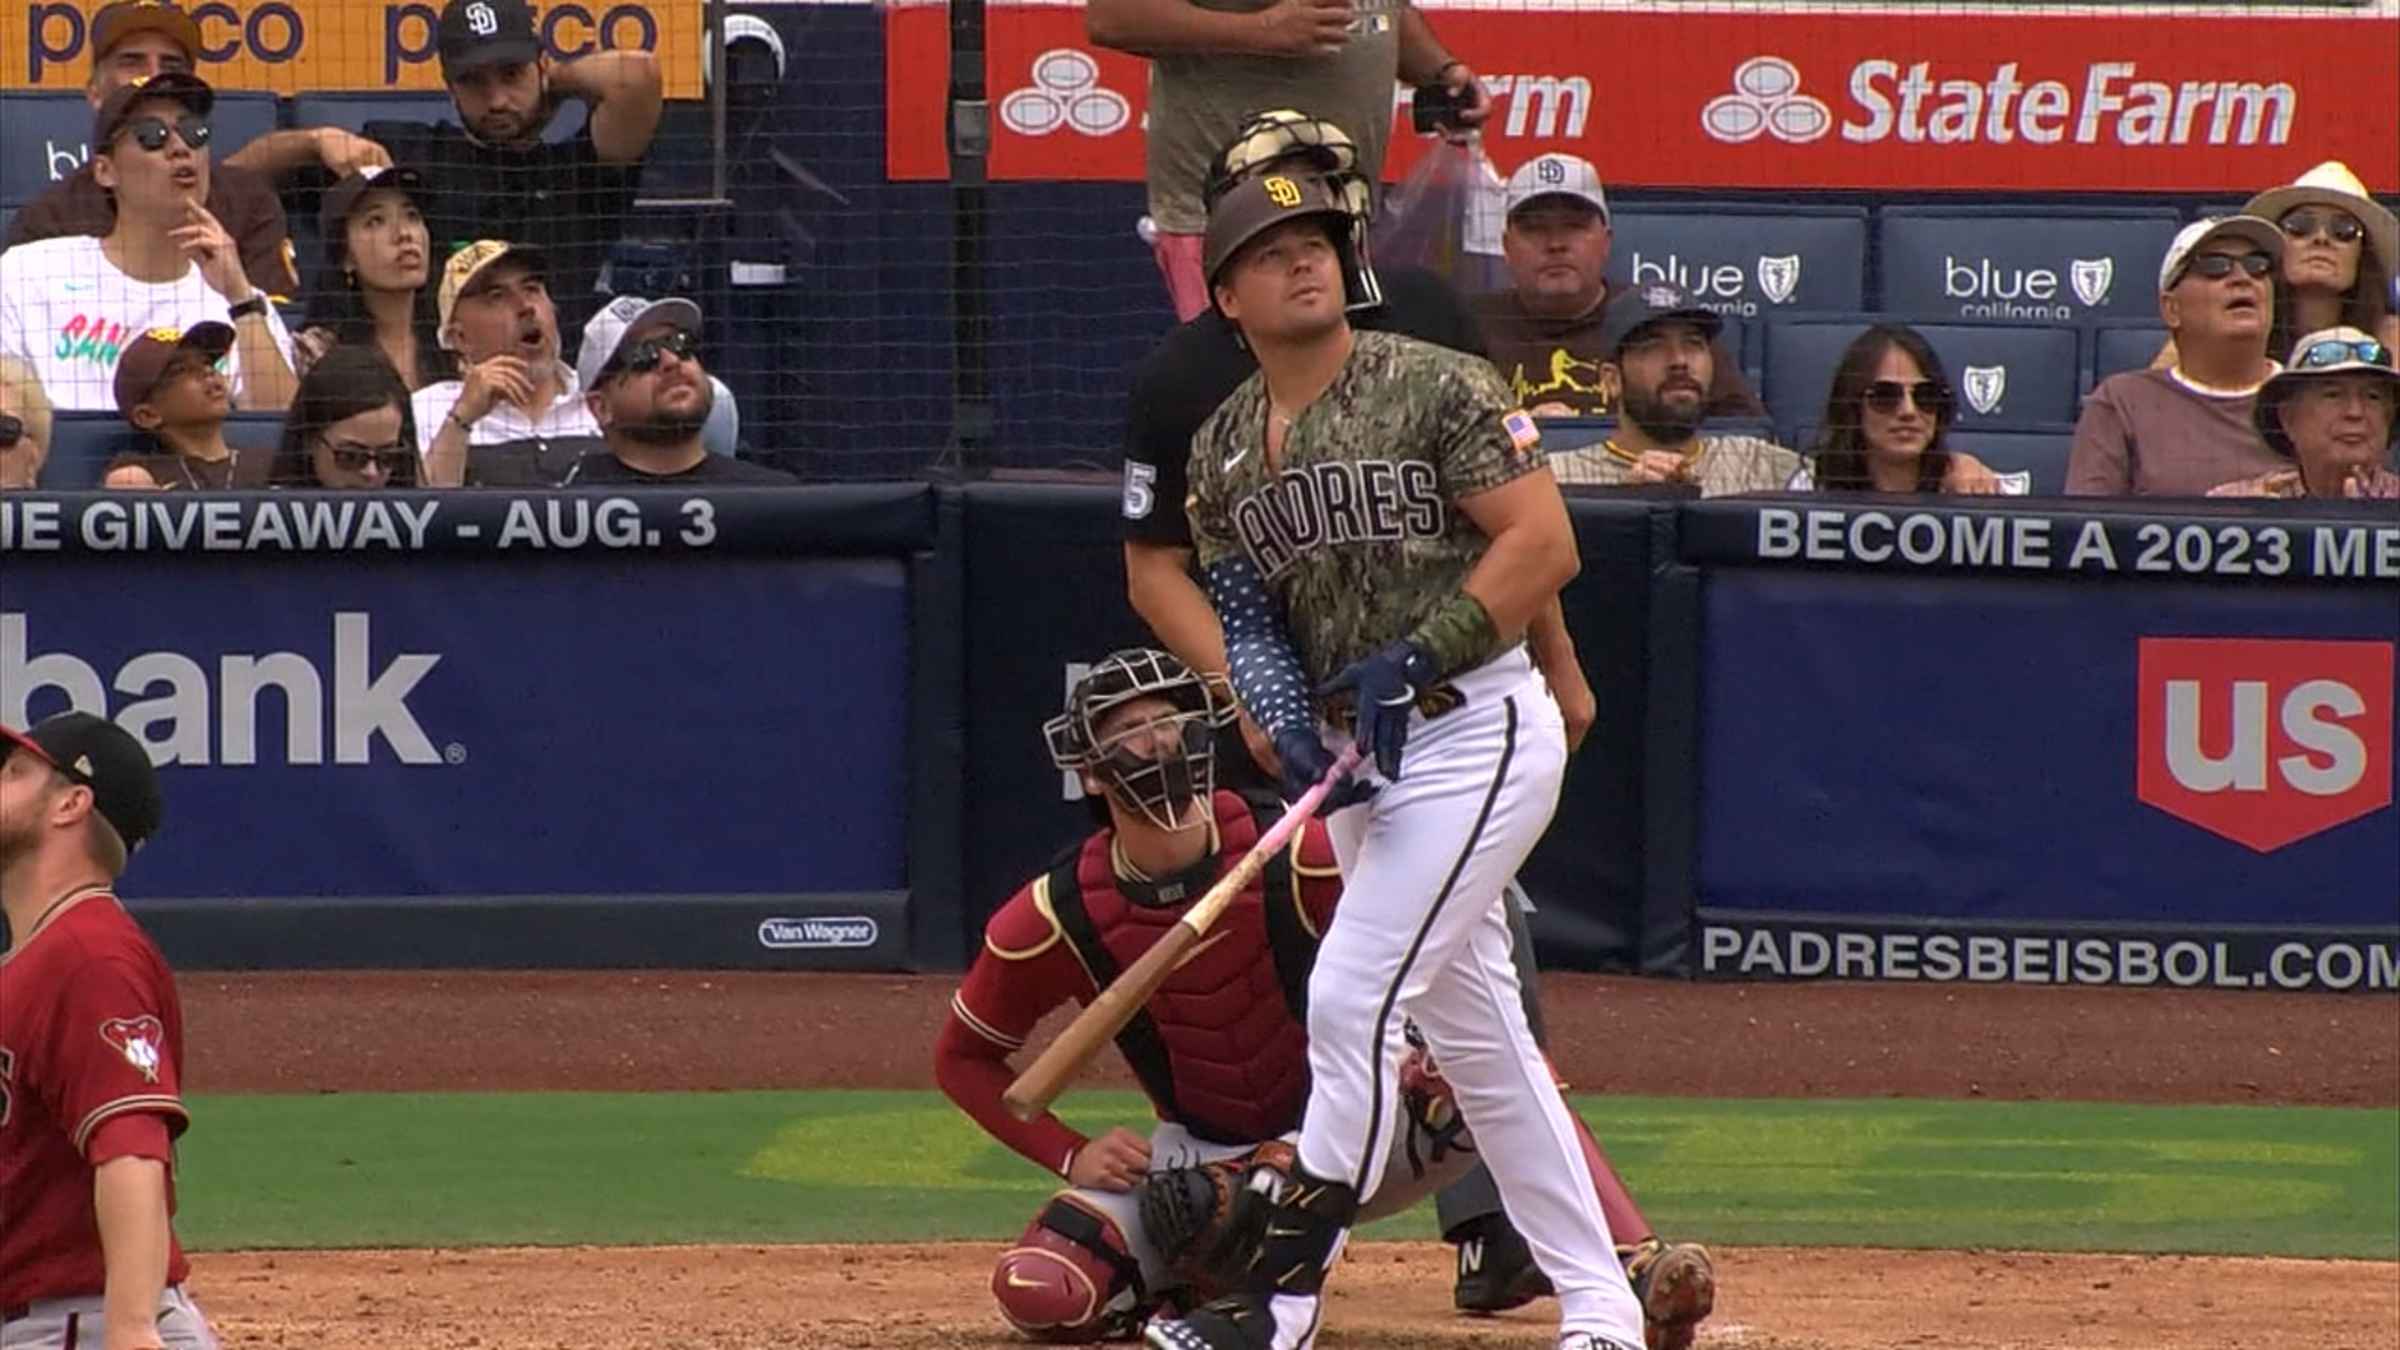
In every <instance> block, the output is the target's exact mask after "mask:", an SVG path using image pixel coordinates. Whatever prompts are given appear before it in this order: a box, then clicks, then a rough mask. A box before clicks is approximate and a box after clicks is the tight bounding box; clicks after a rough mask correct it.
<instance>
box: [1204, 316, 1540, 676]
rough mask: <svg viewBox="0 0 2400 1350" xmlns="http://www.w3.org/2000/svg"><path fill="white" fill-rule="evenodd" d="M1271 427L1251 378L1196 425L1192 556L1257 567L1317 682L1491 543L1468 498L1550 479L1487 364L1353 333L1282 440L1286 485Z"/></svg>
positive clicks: (1452, 584)
mask: <svg viewBox="0 0 2400 1350" xmlns="http://www.w3.org/2000/svg"><path fill="white" fill-rule="evenodd" d="M1266 429H1267V384H1266V377H1265V376H1264V375H1256V374H1254V375H1252V376H1251V377H1250V378H1249V379H1248V380H1246V381H1244V382H1243V384H1242V386H1241V388H1239V389H1237V390H1235V391H1234V392H1233V396H1232V397H1230V398H1228V399H1226V400H1225V403H1224V406H1222V407H1220V408H1218V409H1217V411H1216V413H1215V414H1214V415H1213V416H1211V417H1210V418H1209V419H1208V421H1206V422H1205V423H1202V424H1201V427H1200V432H1199V434H1198V435H1196V436H1194V437H1193V438H1192V459H1191V483H1192V495H1191V499H1190V501H1189V502H1188V503H1187V513H1188V514H1189V515H1190V517H1191V522H1192V543H1193V547H1194V549H1195V551H1196V553H1197V554H1198V561H1199V564H1200V566H1201V567H1203V568H1206V567H1207V566H1208V565H1209V564H1211V563H1213V562H1215V561H1217V560H1218V559H1220V558H1224V557H1227V556H1230V555H1232V554H1234V553H1237V552H1238V553H1241V554H1243V555H1246V556H1247V557H1248V558H1249V559H1250V561H1251V562H1252V563H1253V564H1255V565H1256V566H1257V568H1258V571H1259V575H1260V576H1261V577H1263V578H1264V579H1265V581H1266V584H1267V588H1268V590H1269V591H1270V592H1271V593H1272V594H1273V595H1274V596H1275V598H1276V599H1277V600H1278V601H1279V602H1280V603H1281V604H1282V606H1283V611H1284V614H1285V617H1286V626H1287V628H1288V630H1289V632H1290V633H1291V637H1292V643H1293V646H1294V647H1295V648H1296V649H1297V651H1298V654H1299V657H1300V663H1301V665H1302V667H1303V668H1304V669H1305V670H1306V671H1307V673H1308V675H1309V678H1310V679H1311V680H1312V681H1315V680H1323V679H1325V678H1327V677H1329V676H1331V675H1333V674H1334V673H1335V672H1337V671H1339V670H1341V669H1342V668H1343V667H1344V666H1347V665H1348V664H1350V663H1351V662H1352V661H1355V660H1357V659H1359V658H1360V657H1363V656H1366V655H1368V654H1369V653H1371V652H1373V651H1375V650H1376V649H1377V648H1379V647H1381V646H1383V645H1384V644H1385V643H1388V642H1391V641H1393V640H1394V639H1397V638H1401V637H1405V636H1407V635H1408V634H1409V632H1410V631H1412V630H1413V629H1415V628H1416V626H1417V625H1418V624H1419V623H1421V622H1423V621H1424V619H1425V618H1426V617H1427V616H1428V615H1430V614H1431V613H1432V612H1433V611H1434V610H1435V609H1436V608H1437V607H1439V606H1440V605H1441V603H1442V602H1443V601H1444V600H1447V599H1449V598H1450V597H1451V596H1452V595H1454V594H1456V593H1457V591H1458V588H1459V585H1460V583H1462V582H1464V581H1465V580H1466V579H1467V574H1468V573H1469V572H1471V571H1473V570H1474V567H1475V564H1476V562H1477V561H1478V560H1480V559H1481V558H1482V557H1483V552H1484V549H1486V548H1487V547H1489V546H1490V544H1491V540H1490V539H1489V538H1488V537H1486V536H1485V534H1484V533H1483V531H1482V530H1480V529H1478V528H1476V526H1475V522H1474V521H1472V520H1470V519H1468V517H1467V515H1466V513H1465V512H1463V511H1460V510H1459V509H1458V505H1457V504H1458V502H1459V500H1460V499H1461V498H1464V497H1471V496H1474V495H1475V494H1477V493H1479V492H1485V491H1489V490H1490V489H1492V488H1496V487H1499V486H1500V485H1501V484H1503V483H1507V482H1510V481H1511V480H1514V479H1517V478H1520V477H1523V476H1524V475H1526V474H1529V473H1532V472H1534V471H1535V470H1538V469H1540V468H1541V467H1542V450H1541V443H1540V437H1539V434H1538V433H1537V432H1536V431H1535V429H1534V422H1533V419H1532V418H1531V417H1530V416H1528V415H1526V413H1525V412H1524V411H1523V410H1522V409H1520V408H1518V407H1517V405H1516V400H1515V399H1514V398H1512V397H1511V396H1510V395H1509V392H1508V389H1507V386H1505V385H1503V384H1502V383H1501V382H1500V376H1499V374H1498V372H1496V371H1494V370H1493V369H1492V366H1491V363H1490V362H1488V361H1484V360H1481V359H1479V358H1476V357H1472V356H1466V355H1462V354H1460V353H1458V352H1454V351H1450V350H1449V349H1447V348H1443V347H1436V346H1434V345H1432V344H1431V343H1426V342H1419V341H1417V340H1416V339H1414V338H1406V337H1401V336H1400V335H1399V334H1397V333H1359V334H1357V336H1356V338H1355V345H1354V346H1353V347H1352V348H1351V351H1350V359H1349V360H1348V361H1347V362H1345V363H1344V364H1343V366H1342V369H1341V373H1340V374H1338V375H1336V376H1335V377H1334V380H1333V383H1332V385H1331V386H1329V387H1328V388H1327V389H1326V390H1325V392H1324V394H1323V395H1322V396H1320V397H1319V398H1318V399H1317V401H1316V402H1314V403H1311V404H1310V405H1308V407H1307V408H1306V409H1304V410H1303V411H1302V412H1301V414H1300V418H1299V420H1298V421H1297V422H1296V423H1294V424H1293V425H1292V427H1291V428H1290V429H1289V430H1288V432H1287V433H1286V434H1285V437H1284V445H1283V460H1282V465H1281V471H1280V472H1276V471H1272V470H1270V469H1269V468H1268V467H1267V452H1266Z"/></svg>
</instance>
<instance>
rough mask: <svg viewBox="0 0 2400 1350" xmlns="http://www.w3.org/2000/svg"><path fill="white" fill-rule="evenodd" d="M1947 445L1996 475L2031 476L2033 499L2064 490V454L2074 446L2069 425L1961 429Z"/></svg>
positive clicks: (2049, 495)
mask: <svg viewBox="0 0 2400 1350" xmlns="http://www.w3.org/2000/svg"><path fill="white" fill-rule="evenodd" d="M1951 443H1952V444H1953V445H1955V446H1956V447H1957V448H1958V449H1961V450H1964V451H1966V452H1967V453H1968V454H1970V455H1973V456H1975V457H1976V458H1977V459H1980V460H1982V461H1983V462H1984V463H1985V464H1986V465H1987V466H1989V467H1990V468H1992V469H1994V470H1996V471H1998V472H2000V473H2027V474H2031V475H2033V492H2032V495H2033V496H2036V497H2057V496H2061V495H2064V493H2065V492H2066V490H2067V452H2068V451H2069V450H2071V449H2073V448H2074V445H2075V428H2074V427H2073V426H2072V425H2067V424H2056V425H2052V426H2046V427H2020V428H2015V429H2010V430H1993V429H1991V428H1988V427H1962V428H1961V429H1960V430H1959V432H1958V434H1956V435H1955V436H1953V437H1951Z"/></svg>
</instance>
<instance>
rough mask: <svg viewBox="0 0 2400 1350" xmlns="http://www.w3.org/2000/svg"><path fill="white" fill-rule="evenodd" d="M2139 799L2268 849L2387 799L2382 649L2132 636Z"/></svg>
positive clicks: (2388, 695)
mask: <svg viewBox="0 0 2400 1350" xmlns="http://www.w3.org/2000/svg"><path fill="white" fill-rule="evenodd" d="M2138 682H2139V685H2140V694H2139V697H2140V700H2141V711H2140V718H2139V723H2140V728H2141V747H2140V771H2139V774H2138V778H2139V791H2140V794H2141V799H2142V800H2143V801H2144V802H2146V803H2148V804H2150V805H2151V806H2155V807H2157V808H2158V809H2159V810H2161V811H2164V812H2166V813H2167V814H2168V815H2171V816H2174V817H2176V818H2178V819H2181V820H2187V821H2190V822H2191V823H2192V824H2194V825H2197V826H2199V827H2200V828H2202V829H2204V830H2207V831H2209V832H2210V833H2212V834H2221V835H2223V836H2225V837H2226V838H2228V839H2231V840H2233V841H2234V842H2236V843H2239V844H2244V845H2247V846H2249V847H2250V848H2253V849H2256V850H2257V851H2258V852H2260V853H2271V852H2273V851H2275V850H2276V849H2279V848H2282V847H2284V846H2286V845H2288V844H2293V843H2297V842H2299V841H2300V840H2302V839H2305V838H2307V837H2309V836H2310V835H2313V834H2321V833H2323V832H2324V831H2326V830H2330V829H2332V828H2333V827H2335V826H2336V825H2341V824H2344V823H2346V822H2348V821H2352V820H2356V819H2358V818H2359V817H2361V816H2365V815H2370V814H2372V813H2374V812H2376V811H2380V810H2382V809H2384V808H2385V807H2388V806H2389V805H2391V801H2392V644H2391V643H2388V642H2309V641H2284V640H2268V639H2225V638H2143V639H2142V645H2141V660H2140V673H2139V676H2138Z"/></svg>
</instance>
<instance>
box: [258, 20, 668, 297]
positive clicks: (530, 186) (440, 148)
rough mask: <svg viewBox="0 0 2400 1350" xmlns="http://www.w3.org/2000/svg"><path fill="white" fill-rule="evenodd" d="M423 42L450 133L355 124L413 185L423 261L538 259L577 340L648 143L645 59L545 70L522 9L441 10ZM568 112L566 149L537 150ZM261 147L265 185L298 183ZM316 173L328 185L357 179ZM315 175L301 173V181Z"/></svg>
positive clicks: (651, 111) (650, 78) (411, 125)
mask: <svg viewBox="0 0 2400 1350" xmlns="http://www.w3.org/2000/svg"><path fill="white" fill-rule="evenodd" d="M434 42H435V47H436V50H437V51H438V53H439V55H440V58H441V64H442V79H443V81H444V82H445V83H446V84H447V85H448V87H449V91H450V101H451V103H452V105H453V106H454V107H455V108H456V109H457V112H458V121H457V122H456V123H451V122H441V123H424V122H370V123H368V124H367V127H366V131H367V134H368V136H369V137H370V138H372V140H373V141H374V143H375V144H376V146H377V147H378V151H379V153H386V157H385V158H384V159H382V160H381V162H382V163H386V164H389V163H393V162H395V161H396V162H398V163H402V164H408V165H412V166H414V167H415V168H416V170H417V171H418V172H419V173H420V174H422V175H424V181H425V187H426V193H425V195H424V196H423V197H422V198H421V199H420V200H419V203H418V205H419V207H420V208H421V209H422V210H423V211H424V212H425V221H426V225H427V228H428V229H429V231H430V232H431V234H432V236H433V243H434V248H435V250H436V256H440V255H441V254H442V253H443V252H444V251H446V250H448V249H450V248H452V247H455V246H457V245H458V244H459V243H460V242H461V241H464V240H469V239H507V240H512V241H514V242H516V243H518V244H522V245H524V246H526V247H528V248H535V249H539V250H541V251H542V252H543V253H544V254H546V255H547V256H548V257H549V259H550V264H551V267H552V268H553V271H552V273H551V277H550V280H551V283H552V293H553V296H554V298H555V300H556V302H557V303H558V304H559V306H560V307H561V313H562V315H563V317H564V318H565V320H566V322H567V323H568V324H569V325H570V326H576V327H580V326H581V325H582V323H583V321H584V320H585V319H587V318H589V317H590V316H591V313H592V311H593V310H594V309H595V308H597V307H598V306H599V303H600V299H601V297H599V296H598V295H596V294H595V292H596V291H597V289H598V287H599V281H600V269H601V267H602V266H603V264H605V263H606V262H607V261H608V254H609V250H610V249H611V248H612V247H614V246H615V244H616V242H617V239H618V237H619V236H620V235H622V234H623V233H624V225H625V217H626V216H627V215H628V214H630V213H631V212H632V210H633V199H634V193H635V190H636V189H637V188H638V187H639V185H640V183H641V177H642V159H643V157H644V156H645V155H647V154H648V153H649V152H650V141H651V138H652V137H653V136H654V135H656V134H657V131H658V119H659V113H660V110H661V108H662V107H663V106H664V104H663V99H662V97H661V93H660V84H659V73H658V59H657V58H656V57H654V56H652V55H651V54H650V53H648V52H645V51H639V50H633V49H625V48H618V49H613V50H604V51H594V52H592V53H591V54H589V55H587V56H580V57H577V58H576V59H574V60H572V61H563V62H553V61H552V60H551V59H550V58H549V57H548V56H547V55H545V54H544V53H543V51H542V45H541V41H540V39H539V38H537V37H536V36H535V34H534V12H533V9H532V7H531V6H529V5H528V4H526V3H525V0H449V3H448V4H445V5H444V6H442V13H441V20H440V22H439V23H438V24H437V25H436V28H435V37H434ZM569 99H581V100H583V101H584V102H585V103H586V104H588V105H589V108H590V112H589V116H588V117H587V118H586V119H585V122H584V125H583V129H582V130H580V131H578V132H577V133H576V135H575V137H574V139H572V140H569V141H565V142H560V143H552V142H550V141H547V140H544V139H543V138H542V133H543V131H544V130H545V129H547V128H548V127H549V125H550V123H551V120H552V119H553V118H554V117H555V116H556V115H557V113H558V110H559V106H560V105H561V104H562V103H564V102H566V101H567V100H569ZM289 134H290V135H304V134H307V133H289ZM264 141H265V143H264V144H262V146H261V147H260V149H259V154H260V156H261V157H262V158H264V159H266V160H267V162H268V163H269V164H270V167H271V168H272V170H273V171H274V172H275V173H276V174H277V175H278V176H279V177H280V176H281V175H283V174H285V173H289V172H293V171H296V170H302V171H306V170H309V166H310V162H311V155H310V152H309V151H308V150H305V149H293V148H287V147H286V146H285V145H284V143H283V142H282V141H281V140H280V139H279V138H277V137H267V138H264ZM387 152H388V153H387ZM248 158H249V156H248V155H247V154H245V155H244V159H245V160H247V159H248ZM328 167H329V168H330V169H331V172H332V173H333V174H335V175H339V174H345V173H348V172H351V171H352V170H354V169H357V168H359V167H363V166H362V165H359V164H346V165H329V166H328ZM324 176H325V175H324V173H323V171H310V172H308V178H309V179H310V180H311V181H318V182H321V181H322V180H323V178H324Z"/></svg>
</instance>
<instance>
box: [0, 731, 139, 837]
mask: <svg viewBox="0 0 2400 1350" xmlns="http://www.w3.org/2000/svg"><path fill="white" fill-rule="evenodd" d="M18 750H23V751H25V752H26V753H28V754H31V755H32V756H33V757H34V758H36V759H39V760H41V761H42V762H43V763H45V764H47V765H49V766H50V767H51V768H53V769H56V770H58V771H59V772H60V773H62V774H65V775H66V776H67V777H68V778H69V779H72V780H73V781H75V782H77V783H81V784H82V785H83V786H85V787H88V788H90V789H91V790H92V804H93V807H94V808H95V809H96V810H98V811H99V812H100V815H101V818H102V819H104V820H106V821H107V822H108V823H109V824H110V825H111V826H113V827H114V828H115V829H116V832H117V837H118V838H120V839H123V840H124V841H125V848H126V851H127V852H131V851H133V850H134V849H137V848H140V847H141V846H142V844H143V841H145V840H147V839H149V838H150V836H152V835H154V834H156V833H158V823H159V819H160V817H162V816H163V815H165V813H166V800H165V798H163V797H161V796H160V795H159V791H158V770H156V769H154V768H152V767H150V752H149V751H147V750H144V749H143V748H142V743H141V742H140V741H137V740H135V739H134V738H133V734H132V733H131V732H128V731H127V730H125V729H124V728H123V727H120V726H118V725H117V724H116V723H114V722H111V721H109V720H108V719H107V718H105V717H94V716H92V715H91V714H90V713H87V712H63V713H60V714H58V715H57V716H55V717H45V718H43V719H42V720H41V721H39V722H37V723H35V724H34V726H33V729H32V730H30V731H18V730H17V729H15V728H14V727H8V726H0V751H6V752H8V753H14V752H16V751H18ZM0 757H4V756H0Z"/></svg>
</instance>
